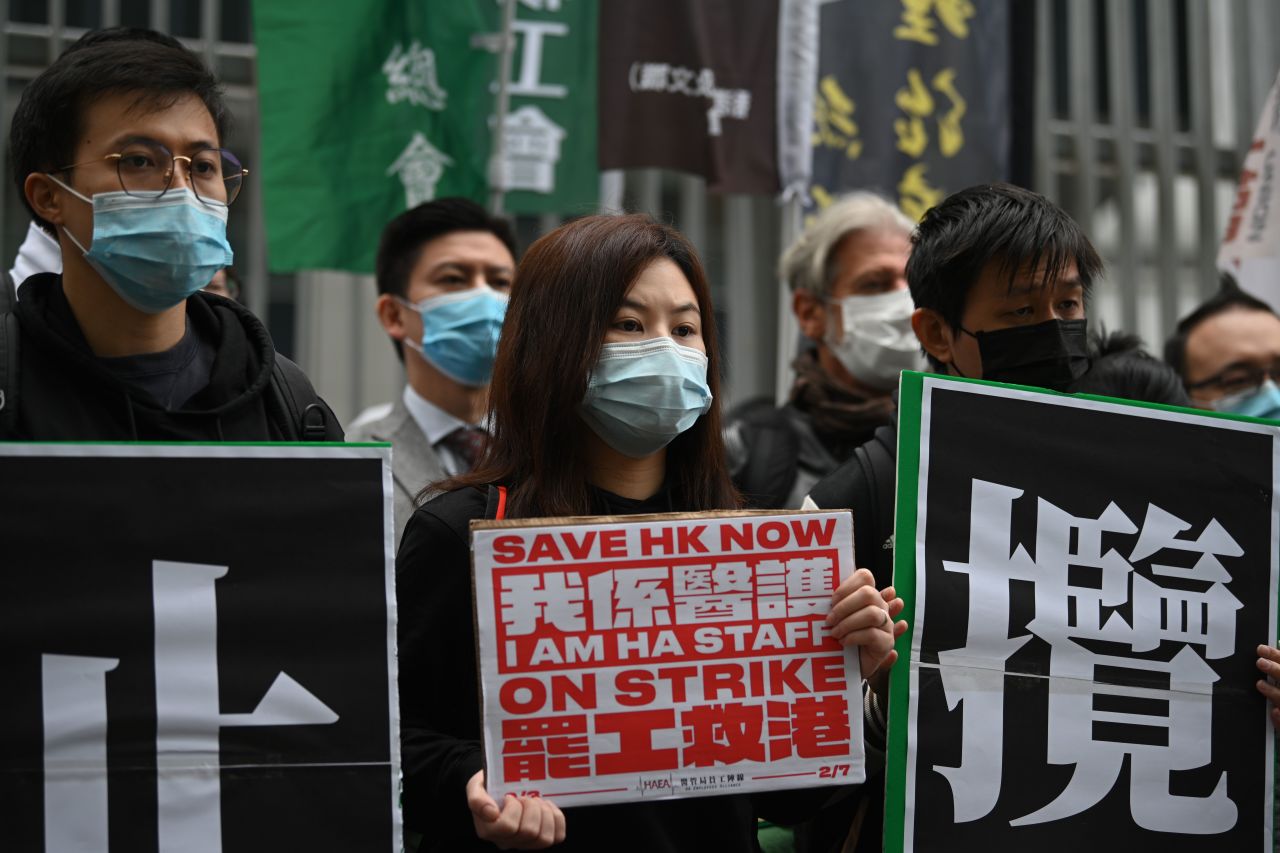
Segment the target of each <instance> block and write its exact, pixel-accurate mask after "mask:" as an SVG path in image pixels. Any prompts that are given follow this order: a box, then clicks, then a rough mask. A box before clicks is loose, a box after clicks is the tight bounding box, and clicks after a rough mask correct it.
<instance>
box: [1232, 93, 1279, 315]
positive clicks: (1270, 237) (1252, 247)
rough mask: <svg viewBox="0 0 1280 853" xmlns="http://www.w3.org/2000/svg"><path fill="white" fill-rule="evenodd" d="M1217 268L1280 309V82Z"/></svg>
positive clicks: (1248, 159)
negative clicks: (1226, 272)
mask: <svg viewBox="0 0 1280 853" xmlns="http://www.w3.org/2000/svg"><path fill="white" fill-rule="evenodd" d="M1218 266H1219V267H1220V268H1221V269H1224V270H1227V271H1228V272H1230V273H1231V274H1232V275H1234V276H1235V277H1236V279H1237V280H1238V281H1239V282H1240V286H1241V287H1242V288H1244V289H1245V290H1247V291H1249V292H1250V293H1252V294H1253V295H1254V296H1257V297H1258V298H1260V299H1263V300H1266V301H1267V302H1268V303H1270V304H1271V305H1272V306H1280V76H1277V77H1276V83H1275V85H1274V86H1272V87H1271V94H1270V95H1268V96H1267V102H1266V104H1265V105H1264V106H1263V108H1262V118H1261V119H1259V121H1258V129H1257V130H1256V131H1254V134H1253V143H1252V144H1251V145H1250V146H1249V152H1248V153H1247V154H1246V155H1245V158H1244V164H1243V166H1242V167H1241V169H1240V185H1239V187H1238V189H1237V190H1236V203H1235V205H1234V206H1233V207H1232V209H1231V219H1230V220H1229V221H1228V223H1227V234H1226V237H1224V238H1223V240H1222V247H1221V248H1220V249H1219V250H1218Z"/></svg>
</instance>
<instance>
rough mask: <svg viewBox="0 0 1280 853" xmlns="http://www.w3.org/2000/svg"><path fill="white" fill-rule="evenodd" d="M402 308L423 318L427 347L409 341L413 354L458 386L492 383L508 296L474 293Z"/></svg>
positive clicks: (435, 298) (482, 289)
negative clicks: (494, 361)
mask: <svg viewBox="0 0 1280 853" xmlns="http://www.w3.org/2000/svg"><path fill="white" fill-rule="evenodd" d="M400 302H401V303H402V304H403V305H405V306H407V307H409V308H412V309H413V310H414V311H417V312H418V314H419V315H421V317H422V342H421V343H419V342H418V341H414V340H410V339H408V338H406V339H405V343H406V344H408V345H409V347H410V348H412V349H414V350H417V351H418V353H419V354H420V355H421V356H422V357H423V358H424V359H426V360H427V362H428V363H430V364H431V366H433V367H434V368H436V370H439V371H440V372H441V373H443V374H444V375H445V376H447V377H449V378H450V379H452V380H453V381H454V382H458V383H460V384H462V385H469V386H471V387H475V388H478V387H480V386H481V385H484V384H486V383H488V381H489V378H490V377H491V376H493V359H494V356H496V355H497V353H498V336H499V335H500V334H502V320H503V318H504V317H506V315H507V296H506V294H505V293H498V292H497V291H496V290H493V289H492V288H490V287H475V288H471V289H469V290H462V291H458V292H457V293H445V294H442V295H440V296H432V297H430V298H428V299H424V300H422V301H421V302H409V301H407V300H404V299H401V300H400Z"/></svg>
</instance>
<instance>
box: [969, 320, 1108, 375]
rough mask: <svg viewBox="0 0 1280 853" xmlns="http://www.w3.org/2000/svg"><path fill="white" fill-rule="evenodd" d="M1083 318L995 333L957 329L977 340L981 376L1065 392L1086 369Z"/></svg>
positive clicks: (1086, 340)
mask: <svg viewBox="0 0 1280 853" xmlns="http://www.w3.org/2000/svg"><path fill="white" fill-rule="evenodd" d="M1085 323H1086V321H1085V320H1046V321H1045V322H1043V323H1036V324H1035V325H1034V326H1012V327H1010V328H1008V329H998V330H996V331H994V332H977V333H974V332H970V331H969V330H968V329H966V328H964V327H963V326H962V327H961V328H960V331H962V332H964V333H965V334H966V335H970V336H972V337H973V338H974V340H976V341H977V342H978V352H979V353H980V354H981V355H982V378H983V379H989V380H991V381H992V382H1009V383H1012V384H1014V385H1034V386H1035V387H1037V388H1048V389H1050V390H1051V391H1065V390H1066V389H1067V388H1068V386H1070V385H1071V383H1072V382H1075V381H1076V380H1077V379H1079V378H1080V377H1081V376H1084V374H1085V373H1087V372H1088V370H1089V348H1088V337H1087V332H1086V328H1085Z"/></svg>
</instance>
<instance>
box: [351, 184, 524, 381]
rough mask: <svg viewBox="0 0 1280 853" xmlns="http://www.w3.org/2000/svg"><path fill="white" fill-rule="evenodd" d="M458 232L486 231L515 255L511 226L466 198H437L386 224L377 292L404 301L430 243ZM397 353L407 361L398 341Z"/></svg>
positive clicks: (376, 267)
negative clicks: (397, 297) (414, 269)
mask: <svg viewBox="0 0 1280 853" xmlns="http://www.w3.org/2000/svg"><path fill="white" fill-rule="evenodd" d="M455 231H487V232H489V233H490V234H492V235H493V236H495V237H497V238H498V239H499V240H501V241H502V244H503V245H504V246H506V247H507V251H509V252H511V257H512V258H515V256H516V236H515V232H514V231H512V230H511V223H510V222H508V221H507V220H506V219H504V218H502V217H500V216H493V215H491V214H490V213H489V211H487V210H485V209H484V208H483V207H481V206H480V205H478V204H476V203H475V202H474V201H471V200H470V199H465V198H456V197H455V198H438V199H435V200H433V201H428V202H424V203H423V204H420V205H418V206H417V207H414V208H410V209H409V210H406V211H405V212H404V213H402V214H400V215H399V216H397V217H396V218H395V219H393V220H391V221H390V222H388V223H387V227H386V228H383V229H382V239H381V240H379V241H378V257H377V260H376V261H375V262H374V275H375V277H376V279H377V283H378V293H380V294H381V293H389V294H391V295H392V296H399V297H401V298H402V299H403V298H404V297H405V296H406V295H407V294H408V292H409V275H410V273H412V272H413V267H414V265H415V264H417V263H418V258H420V257H421V256H422V250H423V249H424V248H425V247H426V245H427V244H428V243H430V242H431V241H432V240H435V239H437V238H439V237H443V236H444V235H446V234H452V233H454V232H455ZM394 343H395V347H396V354H397V355H399V356H400V357H401V358H402V359H403V358H404V350H403V348H402V347H401V345H400V342H399V341H395V342H394Z"/></svg>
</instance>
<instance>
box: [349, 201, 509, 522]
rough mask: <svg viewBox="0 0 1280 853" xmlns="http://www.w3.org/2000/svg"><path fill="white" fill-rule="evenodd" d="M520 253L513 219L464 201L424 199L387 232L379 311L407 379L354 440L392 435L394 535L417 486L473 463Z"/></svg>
mask: <svg viewBox="0 0 1280 853" xmlns="http://www.w3.org/2000/svg"><path fill="white" fill-rule="evenodd" d="M515 251H516V243H515V235H514V234H513V233H512V230H511V226H510V224H509V223H508V222H507V221H506V220H504V219H499V218H495V217H492V216H490V215H489V213H488V212H487V211H486V210H485V209H484V208H482V207H480V206H479V205H477V204H475V203H474V202H471V201H468V200H466V199H462V198H443V199H436V200H435V201H429V202H427V203H425V204H420V205H418V206H417V207H415V208H413V209H411V210H407V211H405V212H404V213H402V214H400V215H399V216H397V217H396V218H395V219H393V220H391V222H390V223H388V225H387V227H386V228H385V229H384V230H383V232H382V240H381V242H380V243H379V245H378V257H377V267H376V274H377V283H378V301H377V303H376V311H377V314H378V320H379V321H380V322H381V323H382V327H383V328H384V329H386V330H387V334H388V335H389V336H390V337H391V341H392V344H393V345H394V346H395V349H396V354H397V355H398V356H399V357H400V360H401V361H402V362H403V363H404V367H405V377H406V379H407V382H406V384H405V388H404V393H403V394H402V395H401V396H400V399H398V400H397V401H396V402H395V403H394V404H393V405H392V408H391V412H390V413H389V414H387V415H386V416H385V417H382V418H379V419H377V420H373V421H370V422H368V423H366V424H363V425H360V426H357V427H354V428H353V429H352V430H351V432H350V433H348V437H347V440H348V441H389V442H391V445H392V478H393V479H394V481H395V524H396V540H397V541H399V538H400V534H401V533H402V532H403V531H404V526H405V524H406V523H408V521H409V516H410V515H412V514H413V507H414V498H415V496H416V495H417V494H418V492H419V491H421V490H422V488H423V487H424V486H427V485H428V484H430V483H432V482H434V481H436V480H440V479H443V478H444V477H448V476H452V475H454V474H460V473H463V472H465V471H468V470H470V469H471V467H472V466H473V465H474V464H475V462H476V456H477V454H478V452H479V450H480V447H481V445H482V443H483V440H484V429H483V427H484V417H485V409H486V405H487V400H486V395H487V393H488V388H489V376H490V374H491V373H492V370H493V357H494V353H495V351H496V349H497V344H498V334H499V332H500V331H501V329H502V318H503V315H504V313H505V311H506V305H507V291H508V290H510V288H511V279H512V277H513V275H514V274H515ZM406 349H407V350H409V351H408V352H406Z"/></svg>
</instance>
